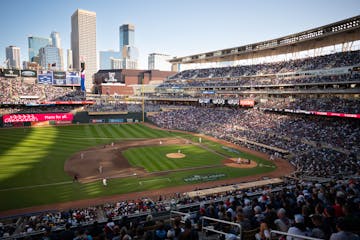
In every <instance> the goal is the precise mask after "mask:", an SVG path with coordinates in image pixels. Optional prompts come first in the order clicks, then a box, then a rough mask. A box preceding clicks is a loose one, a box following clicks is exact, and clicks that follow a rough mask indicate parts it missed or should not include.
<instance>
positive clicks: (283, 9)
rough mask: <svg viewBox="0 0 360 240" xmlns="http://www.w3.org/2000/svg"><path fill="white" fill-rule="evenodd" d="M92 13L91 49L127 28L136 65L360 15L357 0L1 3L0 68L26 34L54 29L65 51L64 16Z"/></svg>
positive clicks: (67, 27) (67, 22)
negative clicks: (155, 56)
mask: <svg viewBox="0 0 360 240" xmlns="http://www.w3.org/2000/svg"><path fill="white" fill-rule="evenodd" d="M77 8H81V9H85V10H89V11H94V12H96V14H97V51H100V50H107V49H114V50H118V48H119V26H120V25H121V24H124V23H133V24H134V25H135V44H136V46H137V47H138V48H139V51H140V66H141V67H142V68H146V67H147V55H148V54H149V53H152V52H158V53H167V54H170V55H172V56H185V55H190V54H196V53H200V52H207V51H213V50H216V49H222V48H229V47H235V46H240V45H244V44H248V43H254V42H258V41H263V40H268V39H272V38H276V37H280V36H284V35H287V34H291V33H296V32H299V31H303V30H307V29H309V28H313V27H317V26H321V25H325V24H328V23H331V22H335V21H338V20H342V19H345V18H349V17H352V16H356V15H359V14H360V1H359V0H293V1H291V0H287V1H285V0H247V1H245V0H176V1H175V0H57V1H56V0H32V1H27V0H5V1H2V2H1V13H0V29H1V33H0V61H1V62H0V65H2V63H3V61H4V60H5V48H6V47H7V46H9V45H15V46H18V47H20V48H21V60H25V59H26V60H27V59H28V46H27V36H28V35H34V36H49V35H50V32H51V31H53V30H55V31H58V32H60V36H61V40H62V47H63V49H64V57H65V59H66V49H68V48H70V31H71V15H72V14H73V13H74V11H75V10H76V9H77Z"/></svg>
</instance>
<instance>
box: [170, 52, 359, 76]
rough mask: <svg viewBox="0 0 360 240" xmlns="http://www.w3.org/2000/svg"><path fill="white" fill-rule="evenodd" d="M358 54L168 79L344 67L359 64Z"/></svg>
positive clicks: (199, 71)
mask: <svg viewBox="0 0 360 240" xmlns="http://www.w3.org/2000/svg"><path fill="white" fill-rule="evenodd" d="M359 54H360V51H350V52H340V53H334V54H329V55H324V56H318V57H308V58H303V59H297V60H287V61H282V62H272V63H264V64H254V65H240V66H235V67H222V68H205V69H191V70H185V71H182V72H179V73H177V74H175V75H174V76H171V77H170V78H169V79H172V80H175V79H179V80H185V79H195V78H216V77H218V78H219V77H220V78H225V77H241V76H255V75H267V74H269V75H270V74H277V73H288V72H296V71H308V70H315V69H330V68H336V67H346V66H353V65H356V64H359Z"/></svg>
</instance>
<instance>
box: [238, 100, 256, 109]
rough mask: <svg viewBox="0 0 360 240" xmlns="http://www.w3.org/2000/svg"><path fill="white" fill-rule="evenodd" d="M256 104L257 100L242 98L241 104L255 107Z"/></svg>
mask: <svg viewBox="0 0 360 240" xmlns="http://www.w3.org/2000/svg"><path fill="white" fill-rule="evenodd" d="M254 105H255V101H254V100H251V99H243V100H240V106H246V107H253V106H254Z"/></svg>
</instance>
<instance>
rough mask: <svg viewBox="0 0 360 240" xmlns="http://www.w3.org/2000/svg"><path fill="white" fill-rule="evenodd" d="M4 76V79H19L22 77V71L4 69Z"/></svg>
mask: <svg viewBox="0 0 360 240" xmlns="http://www.w3.org/2000/svg"><path fill="white" fill-rule="evenodd" d="M3 75H4V77H12V78H15V77H19V76H20V71H19V70H17V69H4V70H3Z"/></svg>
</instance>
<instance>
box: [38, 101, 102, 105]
mask: <svg viewBox="0 0 360 240" xmlns="http://www.w3.org/2000/svg"><path fill="white" fill-rule="evenodd" d="M94 103H95V101H54V102H49V101H45V102H41V104H54V105H57V104H61V105H65V104H66V105H68V104H82V105H83V104H94Z"/></svg>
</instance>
